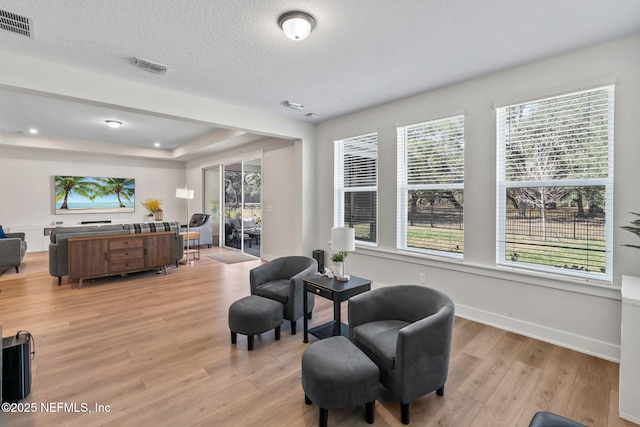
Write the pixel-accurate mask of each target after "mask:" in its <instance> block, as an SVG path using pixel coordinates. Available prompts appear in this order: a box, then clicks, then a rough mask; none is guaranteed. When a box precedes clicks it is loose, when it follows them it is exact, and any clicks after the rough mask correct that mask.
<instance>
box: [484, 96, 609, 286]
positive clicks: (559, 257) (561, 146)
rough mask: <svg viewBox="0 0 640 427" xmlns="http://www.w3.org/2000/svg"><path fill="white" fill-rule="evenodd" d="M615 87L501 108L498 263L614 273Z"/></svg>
mask: <svg viewBox="0 0 640 427" xmlns="http://www.w3.org/2000/svg"><path fill="white" fill-rule="evenodd" d="M613 97H614V88H613V86H607V87H603V88H598V89H593V90H587V91H582V92H577V93H572V94H568V95H563V96H558V97H553V98H548V99H542V100H537V101H531V102H527V103H523V104H517V105H510V106H506V107H502V108H498V109H497V111H496V113H497V130H498V134H497V143H498V173H497V193H498V194H497V201H498V204H497V248H496V249H497V251H496V261H497V263H498V264H502V265H509V266H517V267H524V268H533V269H538V270H544V271H553V272H556V273H558V272H561V273H565V274H569V275H577V276H586V277H594V278H599V279H607V280H611V270H612V269H611V266H612V256H611V253H612V251H611V247H612V232H613V227H612V223H613V220H612V218H613V216H612V214H613V212H612V207H613V118H614V117H613V105H614V102H613Z"/></svg>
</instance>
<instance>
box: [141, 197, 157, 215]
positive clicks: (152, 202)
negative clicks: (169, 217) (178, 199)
mask: <svg viewBox="0 0 640 427" xmlns="http://www.w3.org/2000/svg"><path fill="white" fill-rule="evenodd" d="M142 206H144V207H145V208H146V209H147V210H148V211H149V212H151V213H154V212H155V211H157V210H158V209H160V206H162V200H160V199H154V198H152V197H147V200H145V201H144V202H142Z"/></svg>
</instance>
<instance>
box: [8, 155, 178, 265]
mask: <svg viewBox="0 0 640 427" xmlns="http://www.w3.org/2000/svg"><path fill="white" fill-rule="evenodd" d="M0 159H2V167H0V189H1V190H2V202H1V203H0V224H2V225H3V226H5V227H10V228H11V229H12V230H15V231H25V232H26V233H27V234H28V235H27V237H28V240H27V243H28V248H29V252H37V251H41V250H47V247H48V243H47V244H46V245H45V243H44V240H46V239H42V237H43V234H44V233H43V227H45V226H51V224H53V223H54V222H56V221H63V222H64V224H65V225H67V224H78V223H80V222H81V221H99V220H111V221H112V222H135V221H144V220H145V217H146V215H147V213H148V212H147V210H146V209H145V208H144V207H143V206H142V205H141V202H142V201H144V200H145V199H146V198H147V197H154V198H158V199H162V201H163V204H162V210H163V215H164V220H165V221H180V222H182V223H184V222H185V218H184V216H185V214H184V213H183V207H182V204H181V201H180V200H178V199H176V198H175V189H176V188H177V187H179V186H181V185H184V184H183V181H184V163H183V162H170V161H159V160H144V159H135V158H126V157H116V156H104V155H102V156H96V155H91V154H80V153H68V152H58V151H45V150H39V149H28V148H25V149H22V148H6V147H3V146H0ZM54 175H76V176H101V177H114V178H134V179H135V180H136V194H135V197H136V204H135V212H134V213H118V214H84V215H77V214H65V215H56V214H55V208H54V204H55V193H54V183H53V177H54Z"/></svg>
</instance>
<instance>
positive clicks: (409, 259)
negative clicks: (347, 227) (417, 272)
mask: <svg viewBox="0 0 640 427" xmlns="http://www.w3.org/2000/svg"><path fill="white" fill-rule="evenodd" d="M355 254H359V255H365V256H372V257H377V258H383V259H388V260H394V261H399V262H406V263H412V264H421V265H428V266H431V267H433V268H440V269H444V270H452V271H456V272H463V273H468V274H475V275H479V276H484V277H491V278H495V279H501V280H508V281H512V282H518V283H524V284H528V285H534V286H541V287H545V288H552V289H559V290H563V291H567V292H575V293H579V294H586V295H594V296H599V297H603V298H609V299H614V300H621V294H620V287H616V286H613V285H612V284H610V283H609V282H606V281H598V280H593V279H585V278H577V277H575V278H574V277H566V276H563V275H560V274H552V273H544V272H539V271H533V270H525V269H519V268H511V267H504V266H487V265H481V264H472V263H469V262H465V261H464V260H463V259H459V258H448V257H444V256H435V255H427V254H417V253H412V252H404V251H397V250H388V249H381V248H376V247H368V246H367V247H364V246H358V247H357V249H356V252H355Z"/></svg>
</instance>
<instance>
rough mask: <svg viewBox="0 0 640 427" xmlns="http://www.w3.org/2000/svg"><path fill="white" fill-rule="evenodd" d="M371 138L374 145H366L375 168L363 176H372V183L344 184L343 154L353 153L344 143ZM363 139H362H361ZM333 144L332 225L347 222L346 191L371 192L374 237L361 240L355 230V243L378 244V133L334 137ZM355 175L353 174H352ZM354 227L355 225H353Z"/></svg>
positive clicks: (354, 192)
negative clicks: (372, 196) (373, 197)
mask: <svg viewBox="0 0 640 427" xmlns="http://www.w3.org/2000/svg"><path fill="white" fill-rule="evenodd" d="M372 139H374V140H375V143H374V146H373V147H372V146H368V147H366V148H367V149H369V150H368V151H369V152H371V150H370V148H374V149H375V150H374V154H375V155H374V157H371V158H372V159H373V160H374V161H375V168H374V173H373V176H371V175H370V174H369V175H367V176H365V177H364V178H373V180H374V183H371V182H369V185H355V186H352V185H346V184H345V155H346V154H353V153H354V152H355V151H349V152H347V151H346V150H345V145H348V144H358V143H365V144H366V143H372V141H371V140H372ZM363 140H364V141H363ZM333 144H334V170H333V202H334V203H333V206H334V207H333V226H334V227H345V226H348V225H349V224H345V210H346V209H345V202H344V201H345V195H346V194H347V193H351V194H357V193H373V194H374V195H375V209H374V218H373V220H372V221H371V222H370V223H371V224H374V226H375V238H374V239H373V240H372V241H370V240H363V239H359V238H358V233H357V231H356V244H357V245H365V246H369V247H376V246H377V245H378V235H379V232H378V230H379V224H378V222H379V216H378V210H379V192H378V178H379V167H380V163H379V161H378V144H379V134H378V132H377V131H374V132H368V133H364V134H360V135H356V136H352V137H348V138H341V139H336V140H334V141H333ZM354 177H355V175H354ZM354 228H355V227H354Z"/></svg>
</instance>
